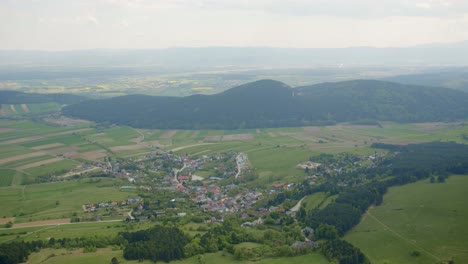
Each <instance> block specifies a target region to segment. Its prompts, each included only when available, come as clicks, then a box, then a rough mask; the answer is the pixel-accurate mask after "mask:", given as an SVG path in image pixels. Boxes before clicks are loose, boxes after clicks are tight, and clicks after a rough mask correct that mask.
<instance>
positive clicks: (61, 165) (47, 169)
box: [25, 160, 78, 176]
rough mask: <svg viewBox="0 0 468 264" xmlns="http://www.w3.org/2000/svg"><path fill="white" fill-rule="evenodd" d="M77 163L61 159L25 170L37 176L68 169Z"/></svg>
mask: <svg viewBox="0 0 468 264" xmlns="http://www.w3.org/2000/svg"><path fill="white" fill-rule="evenodd" d="M77 165H78V163H77V162H76V161H72V160H61V161H57V162H53V163H49V164H44V165H40V166H39V167H34V168H30V169H27V170H25V171H26V172H27V173H29V174H31V175H36V176H39V175H45V174H49V173H57V172H61V171H64V170H70V169H73V168H74V167H76V166H77Z"/></svg>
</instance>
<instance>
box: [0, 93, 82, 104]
mask: <svg viewBox="0 0 468 264" xmlns="http://www.w3.org/2000/svg"><path fill="white" fill-rule="evenodd" d="M84 100H87V98H86V97H84V96H80V95H74V94H65V93H63V94H61V93H51V94H39V93H23V92H19V91H8V90H4V91H0V104H43V103H51V102H55V103H59V104H74V103H78V102H81V101H84Z"/></svg>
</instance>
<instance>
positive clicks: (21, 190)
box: [0, 179, 135, 222]
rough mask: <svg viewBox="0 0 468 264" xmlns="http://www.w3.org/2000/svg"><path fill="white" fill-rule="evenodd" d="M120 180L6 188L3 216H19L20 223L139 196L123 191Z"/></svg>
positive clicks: (0, 196)
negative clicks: (84, 205)
mask: <svg viewBox="0 0 468 264" xmlns="http://www.w3.org/2000/svg"><path fill="white" fill-rule="evenodd" d="M119 183H120V182H118V181H116V180H111V179H101V181H100V182H98V183H89V182H86V181H83V182H79V181H68V182H57V183H47V184H34V185H26V186H18V187H8V188H2V189H1V192H0V200H1V201H2V203H1V205H0V212H1V214H2V215H0V217H2V216H6V217H12V216H16V217H17V219H16V221H17V222H28V221H39V220H48V219H56V218H68V217H71V215H72V214H73V213H74V212H76V213H82V212H83V209H82V205H83V204H85V203H90V202H93V203H98V202H108V201H120V200H123V199H126V198H127V197H128V196H132V195H135V192H128V191H121V190H119V188H118V185H119ZM112 185H116V186H115V187H113V186H112ZM101 186H106V187H101Z"/></svg>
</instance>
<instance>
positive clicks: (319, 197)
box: [302, 192, 327, 211]
mask: <svg viewBox="0 0 468 264" xmlns="http://www.w3.org/2000/svg"><path fill="white" fill-rule="evenodd" d="M326 198H327V194H326V193H324V192H318V193H314V194H311V195H308V196H307V197H306V198H304V200H303V201H302V204H303V205H304V206H305V209H306V210H307V211H310V210H313V209H316V208H317V207H318V206H319V205H320V204H321V203H323V201H324V200H325V199H326Z"/></svg>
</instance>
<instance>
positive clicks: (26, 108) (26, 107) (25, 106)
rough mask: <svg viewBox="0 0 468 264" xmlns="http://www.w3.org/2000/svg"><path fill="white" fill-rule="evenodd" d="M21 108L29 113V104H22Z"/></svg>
mask: <svg viewBox="0 0 468 264" xmlns="http://www.w3.org/2000/svg"><path fill="white" fill-rule="evenodd" d="M21 108H22V109H23V111H24V112H25V113H29V108H28V105H27V104H21Z"/></svg>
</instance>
